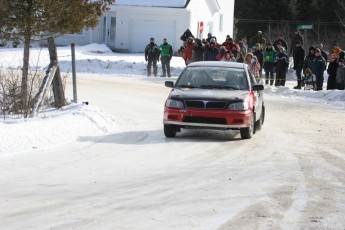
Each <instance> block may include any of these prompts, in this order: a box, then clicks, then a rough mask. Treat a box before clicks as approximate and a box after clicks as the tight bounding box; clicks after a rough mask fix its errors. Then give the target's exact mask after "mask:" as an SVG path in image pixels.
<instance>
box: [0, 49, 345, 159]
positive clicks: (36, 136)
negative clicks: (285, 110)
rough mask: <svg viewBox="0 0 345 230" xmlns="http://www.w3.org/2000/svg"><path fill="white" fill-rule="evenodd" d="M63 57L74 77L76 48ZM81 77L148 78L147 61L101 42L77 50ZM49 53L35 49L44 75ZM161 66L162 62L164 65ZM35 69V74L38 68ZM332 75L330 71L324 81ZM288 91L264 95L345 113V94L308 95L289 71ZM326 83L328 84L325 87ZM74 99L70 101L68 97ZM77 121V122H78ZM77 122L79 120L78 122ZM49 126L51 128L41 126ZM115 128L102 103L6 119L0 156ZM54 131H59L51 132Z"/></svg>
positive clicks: (4, 61)
mask: <svg viewBox="0 0 345 230" xmlns="http://www.w3.org/2000/svg"><path fill="white" fill-rule="evenodd" d="M0 55H1V57H6V58H1V59H0V69H2V71H4V70H7V71H8V70H17V69H19V68H20V67H21V60H22V49H20V48H17V49H10V48H0ZM58 59H59V65H60V68H61V71H62V72H63V74H67V75H68V76H71V61H70V59H71V48H70V47H58ZM76 59H77V60H76V69H77V73H82V74H88V73H90V74H94V73H97V74H98V75H100V76H102V77H109V78H112V77H128V78H136V79H140V78H146V62H145V60H144V54H124V53H113V52H112V51H111V50H110V49H109V48H108V47H106V46H105V45H100V44H91V45H87V46H77V47H76ZM47 60H48V61H49V55H48V51H47V50H46V49H45V48H43V49H41V48H33V49H31V64H30V65H31V66H35V68H36V67H38V68H39V71H42V72H43V71H44V70H45V68H46V66H47V65H48V62H47ZM159 65H160V63H159ZM171 67H172V71H171V72H172V76H173V77H172V78H171V79H172V80H176V79H177V77H178V75H179V74H180V73H181V71H182V70H183V68H184V67H185V66H184V62H183V59H182V58H181V57H173V59H172V61H171ZM35 68H34V67H32V70H35ZM326 81H327V73H326V72H325V82H326ZM286 85H287V86H286V87H270V86H266V87H265V94H270V95H277V96H279V97H284V98H286V100H289V99H292V98H293V99H298V100H299V101H301V102H302V101H303V102H305V101H313V102H315V101H316V102H317V103H322V104H328V105H331V106H332V105H334V106H338V107H339V106H340V107H342V108H344V110H345V91H339V90H332V91H327V90H323V91H318V92H316V91H308V90H294V89H293V86H294V85H296V77H295V73H294V72H293V70H289V73H288V76H287V84H286ZM325 87H326V84H324V88H325ZM68 100H69V101H71V100H72V99H71V98H68ZM76 117H77V118H78V119H76ZM76 121H77V122H76ZM42 127H50V129H47V128H44V129H43V128H42ZM114 128H116V122H115V121H114V120H113V119H112V118H111V117H110V115H109V114H106V113H105V112H103V111H102V110H101V109H100V108H99V107H98V106H97V105H92V106H91V105H89V106H86V105H85V104H82V103H78V104H76V103H71V104H69V105H68V106H66V107H63V108H61V109H53V108H51V109H48V110H46V111H44V112H42V113H40V114H39V115H38V117H36V118H30V119H14V118H6V119H4V118H3V117H2V118H1V120H0V136H1V137H2V141H1V142H0V156H1V155H6V154H10V153H11V154H12V153H13V152H25V151H27V150H28V149H32V148H35V147H36V146H40V147H42V146H55V145H56V146H59V145H62V144H65V143H69V142H73V141H74V140H77V139H78V137H79V136H88V135H91V134H92V135H97V134H104V133H107V132H109V131H110V130H112V129H114ZM52 130H54V132H52Z"/></svg>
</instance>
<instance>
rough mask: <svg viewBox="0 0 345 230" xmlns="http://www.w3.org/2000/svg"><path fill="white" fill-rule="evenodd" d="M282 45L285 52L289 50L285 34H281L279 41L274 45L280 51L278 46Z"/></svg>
mask: <svg viewBox="0 0 345 230" xmlns="http://www.w3.org/2000/svg"><path fill="white" fill-rule="evenodd" d="M279 43H280V45H281V46H283V47H284V49H285V50H288V45H287V43H286V41H285V40H284V34H279V35H278V39H277V40H276V41H275V42H274V43H273V47H274V48H275V50H277V51H278V50H279V48H280V47H278V44H279Z"/></svg>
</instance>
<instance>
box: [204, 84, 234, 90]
mask: <svg viewBox="0 0 345 230" xmlns="http://www.w3.org/2000/svg"><path fill="white" fill-rule="evenodd" d="M200 88H206V89H236V90H239V89H240V88H238V87H236V86H228V85H202V86H200Z"/></svg>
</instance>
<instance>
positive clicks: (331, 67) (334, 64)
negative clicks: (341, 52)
mask: <svg viewBox="0 0 345 230" xmlns="http://www.w3.org/2000/svg"><path fill="white" fill-rule="evenodd" d="M338 66H339V63H338V61H337V56H336V54H334V53H333V54H331V55H330V58H329V64H328V68H327V73H328V80H327V90H332V89H336V88H337V82H336V77H337V69H338Z"/></svg>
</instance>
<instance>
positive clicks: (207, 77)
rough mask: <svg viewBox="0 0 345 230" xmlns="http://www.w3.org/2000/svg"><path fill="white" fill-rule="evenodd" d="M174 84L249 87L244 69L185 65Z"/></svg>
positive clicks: (179, 85) (240, 88) (214, 87)
mask: <svg viewBox="0 0 345 230" xmlns="http://www.w3.org/2000/svg"><path fill="white" fill-rule="evenodd" d="M175 86H176V87H181V88H183V87H184V88H212V89H231V90H247V89H249V85H248V81H247V77H246V74H245V71H244V69H233V68H221V67H217V68H215V67H189V68H188V67H187V68H186V69H185V70H184V71H183V73H182V74H181V76H180V77H179V79H178V80H177V82H176V84H175Z"/></svg>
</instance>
